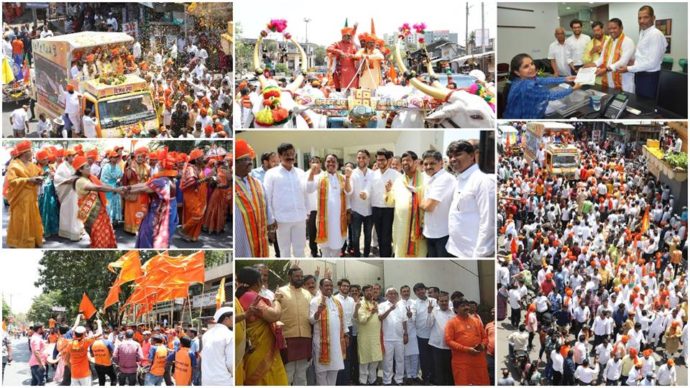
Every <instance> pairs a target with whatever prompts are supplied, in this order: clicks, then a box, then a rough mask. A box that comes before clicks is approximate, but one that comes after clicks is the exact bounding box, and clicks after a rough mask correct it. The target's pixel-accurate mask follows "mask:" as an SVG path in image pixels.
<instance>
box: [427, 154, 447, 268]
mask: <svg viewBox="0 0 690 388" xmlns="http://www.w3.org/2000/svg"><path fill="white" fill-rule="evenodd" d="M422 166H423V167H424V172H425V173H426V175H427V177H428V179H427V184H426V185H425V187H424V201H422V204H421V205H420V206H419V207H420V208H421V209H422V210H424V229H423V231H422V234H423V235H424V237H425V238H426V246H427V257H449V256H450V255H449V254H448V251H447V250H446V244H447V243H448V212H450V204H451V202H452V201H453V187H454V186H455V177H453V175H451V174H449V173H448V172H447V171H446V170H445V169H444V168H443V155H441V153H440V152H438V151H436V150H429V151H426V152H425V153H424V154H423V155H422Z"/></svg>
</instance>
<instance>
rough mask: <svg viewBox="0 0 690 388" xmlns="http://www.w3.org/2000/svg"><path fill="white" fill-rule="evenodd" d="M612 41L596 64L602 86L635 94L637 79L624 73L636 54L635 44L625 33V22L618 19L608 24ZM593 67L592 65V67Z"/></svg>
mask: <svg viewBox="0 0 690 388" xmlns="http://www.w3.org/2000/svg"><path fill="white" fill-rule="evenodd" d="M607 28H608V31H609V37H610V39H609V40H608V41H607V42H606V44H605V45H604V49H603V54H602V55H601V56H600V57H599V59H597V60H596V61H595V62H594V66H596V67H597V68H598V69H597V71H596V74H597V76H602V78H601V86H603V87H604V88H612V89H618V90H622V91H624V92H628V93H635V79H634V77H633V75H632V73H630V72H627V73H623V72H621V70H625V68H626V66H627V65H628V63H630V61H631V60H632V59H633V56H634V54H635V43H634V42H633V41H632V39H630V38H628V37H627V36H625V34H624V33H623V22H622V21H621V20H620V19H618V18H613V19H611V20H609V22H608V24H607ZM590 66H591V65H590Z"/></svg>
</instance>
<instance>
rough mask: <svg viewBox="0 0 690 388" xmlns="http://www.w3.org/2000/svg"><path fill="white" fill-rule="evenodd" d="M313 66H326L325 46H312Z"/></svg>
mask: <svg viewBox="0 0 690 388" xmlns="http://www.w3.org/2000/svg"><path fill="white" fill-rule="evenodd" d="M314 66H326V48H324V47H322V46H316V47H314Z"/></svg>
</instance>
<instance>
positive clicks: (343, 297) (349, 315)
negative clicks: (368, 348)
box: [333, 279, 356, 385]
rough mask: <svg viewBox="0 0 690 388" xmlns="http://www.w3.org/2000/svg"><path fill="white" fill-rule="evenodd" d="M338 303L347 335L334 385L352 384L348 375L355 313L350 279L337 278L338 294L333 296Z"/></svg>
mask: <svg viewBox="0 0 690 388" xmlns="http://www.w3.org/2000/svg"><path fill="white" fill-rule="evenodd" d="M333 298H335V299H336V300H338V302H340V305H341V306H342V307H343V324H344V325H345V329H344V331H345V334H346V335H348V338H350V341H348V344H347V349H346V351H345V354H346V358H345V360H344V361H343V364H344V369H343V370H341V371H339V372H338V378H337V380H336V385H352V380H351V376H350V368H351V365H352V360H353V355H354V352H355V351H356V350H355V349H354V342H353V341H352V336H353V335H354V333H353V332H352V324H353V322H354V314H355V300H354V299H352V297H351V296H350V281H349V280H348V279H340V280H338V294H337V295H336V296H334V297H333Z"/></svg>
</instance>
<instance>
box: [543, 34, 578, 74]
mask: <svg viewBox="0 0 690 388" xmlns="http://www.w3.org/2000/svg"><path fill="white" fill-rule="evenodd" d="M554 36H555V37H556V40H555V41H553V42H551V44H550V45H549V53H548V54H547V56H546V58H547V59H549V60H550V61H551V68H552V69H553V75H554V76H556V77H569V76H570V75H572V74H571V73H570V67H569V66H568V46H567V45H566V44H565V30H564V29H563V28H561V27H558V28H556V31H554Z"/></svg>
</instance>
